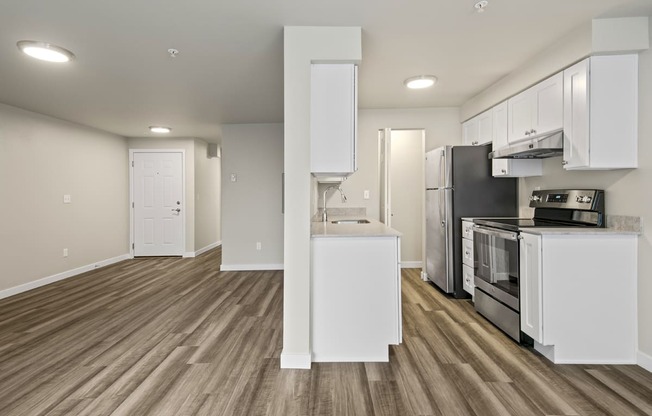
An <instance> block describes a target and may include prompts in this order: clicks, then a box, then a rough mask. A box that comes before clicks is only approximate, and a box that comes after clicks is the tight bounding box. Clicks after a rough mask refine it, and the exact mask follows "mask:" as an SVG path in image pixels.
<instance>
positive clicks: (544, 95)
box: [532, 72, 564, 135]
mask: <svg viewBox="0 0 652 416" xmlns="http://www.w3.org/2000/svg"><path fill="white" fill-rule="evenodd" d="M532 95H533V99H534V106H533V110H534V114H533V123H532V130H534V131H533V132H532V135H538V134H542V133H546V132H549V131H553V130H558V129H561V128H562V127H563V126H564V75H563V73H561V72H560V73H558V74H556V75H554V76H552V77H550V78H548V79H547V80H545V81H543V82H540V83H539V84H537V85H536V86H534V87H533V94H532Z"/></svg>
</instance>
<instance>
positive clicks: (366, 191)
mask: <svg viewBox="0 0 652 416" xmlns="http://www.w3.org/2000/svg"><path fill="white" fill-rule="evenodd" d="M364 199H369V189H365V190H364Z"/></svg>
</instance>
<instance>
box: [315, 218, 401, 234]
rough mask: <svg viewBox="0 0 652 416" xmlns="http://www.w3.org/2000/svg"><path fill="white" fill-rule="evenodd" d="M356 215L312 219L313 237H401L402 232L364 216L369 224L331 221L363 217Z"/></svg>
mask: <svg viewBox="0 0 652 416" xmlns="http://www.w3.org/2000/svg"><path fill="white" fill-rule="evenodd" d="M362 218H363V217H358V216H356V217H355V218H353V217H350V216H337V217H336V216H332V217H329V218H328V222H326V223H324V222H322V221H312V222H311V223H310V237H311V238H333V237H353V238H357V237H400V236H401V233H400V232H398V231H396V230H395V229H393V228H390V227H388V226H386V225H385V224H383V223H382V222H380V221H378V220H375V219H372V218H367V217H364V219H366V220H367V221H369V224H333V223H332V222H331V221H337V220H349V219H362Z"/></svg>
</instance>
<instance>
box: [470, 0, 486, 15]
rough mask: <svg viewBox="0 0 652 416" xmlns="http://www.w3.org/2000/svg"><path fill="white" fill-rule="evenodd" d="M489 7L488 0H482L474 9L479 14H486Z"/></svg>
mask: <svg viewBox="0 0 652 416" xmlns="http://www.w3.org/2000/svg"><path fill="white" fill-rule="evenodd" d="M488 5H489V2H488V1H487V0H482V1H479V2H477V3H476V4H475V5H474V6H473V7H475V11H476V12H478V13H484V11H485V9H486V8H487V6H488Z"/></svg>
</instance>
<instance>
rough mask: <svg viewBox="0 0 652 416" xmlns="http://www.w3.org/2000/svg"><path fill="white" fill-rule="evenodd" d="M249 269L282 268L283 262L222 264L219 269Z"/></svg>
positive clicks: (226, 270) (224, 270) (238, 270)
mask: <svg viewBox="0 0 652 416" xmlns="http://www.w3.org/2000/svg"><path fill="white" fill-rule="evenodd" d="M250 270H283V264H282V263H281V264H222V265H221V266H220V271H223V272H243V271H250Z"/></svg>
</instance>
